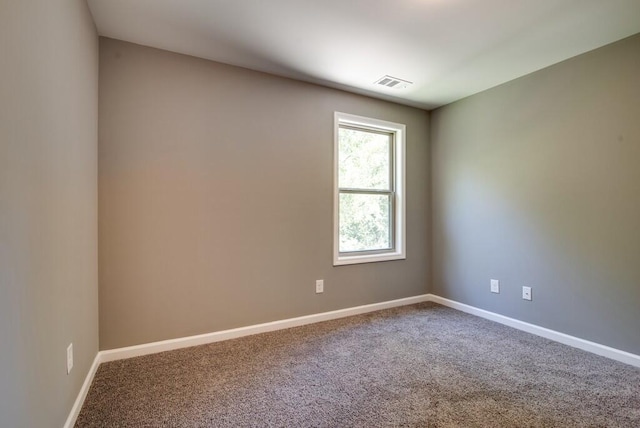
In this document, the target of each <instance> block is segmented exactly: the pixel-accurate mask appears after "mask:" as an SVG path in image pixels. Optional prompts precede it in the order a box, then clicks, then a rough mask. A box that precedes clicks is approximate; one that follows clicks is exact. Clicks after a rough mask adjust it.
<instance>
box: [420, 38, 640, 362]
mask: <svg viewBox="0 0 640 428" xmlns="http://www.w3.org/2000/svg"><path fill="white" fill-rule="evenodd" d="M431 118H432V122H431V124H432V127H431V131H432V132H431V144H432V166H433V181H432V183H433V208H434V209H433V219H434V221H433V229H432V230H433V236H434V238H433V239H434V244H433V245H434V250H433V265H434V281H433V286H432V290H433V292H434V293H437V294H440V295H442V296H444V297H449V298H452V299H455V300H458V301H460V302H463V303H467V304H470V305H473V306H477V307H480V308H483V309H487V310H490V311H494V312H498V313H501V314H504V315H507V316H510V317H514V318H518V319H521V320H524V321H527V322H531V323H534V324H537V325H540V326H543V327H548V328H551V329H554V330H557V331H561V332H564V333H568V334H570V335H574V336H577V337H581V338H584V339H587V340H591V341H595V342H598V343H602V344H605V345H609V346H613V347H615V348H619V349H622V350H626V351H629V352H633V353H635V354H640V333H639V331H640V330H639V327H640V310H639V308H640V266H639V262H640V35H636V36H634V37H631V38H629V39H626V40H623V41H620V42H618V43H615V44H612V45H609V46H606V47H603V48H601V49H598V50H595V51H592V52H590V53H587V54H584V55H581V56H579V57H576V58H573V59H570V60H568V61H565V62H563V63H560V64H557V65H555V66H553V67H549V68H547V69H544V70H541V71H539V72H536V73H533V74H531V75H529V76H526V77H523V78H521V79H518V80H515V81H512V82H510V83H507V84H504V85H502V86H499V87H496V88H494V89H490V90H488V91H486V92H483V93H481V94H478V95H474V96H472V97H469V98H467V99H464V100H462V101H459V102H456V103H453V104H451V105H448V106H445V107H443V108H441V109H438V110H436V111H434V112H433V113H432V116H431ZM490 278H495V279H499V280H500V281H501V283H500V285H501V292H500V294H491V293H490V292H489V279H490ZM523 285H525V286H530V287H533V301H531V302H526V301H524V300H522V299H521V289H522V286H523Z"/></svg>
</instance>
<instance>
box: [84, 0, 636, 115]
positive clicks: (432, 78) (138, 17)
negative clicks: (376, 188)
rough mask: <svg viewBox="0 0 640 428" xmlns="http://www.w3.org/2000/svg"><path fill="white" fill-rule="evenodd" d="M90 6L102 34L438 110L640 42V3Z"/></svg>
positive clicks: (401, 0) (334, 0) (237, 1)
mask: <svg viewBox="0 0 640 428" xmlns="http://www.w3.org/2000/svg"><path fill="white" fill-rule="evenodd" d="M88 4H89V7H90V9H91V12H92V14H93V17H94V20H95V22H96V25H97V28H98V32H99V34H100V35H102V36H107V37H111V38H115V39H120V40H126V41H129V42H133V43H137V44H141V45H145V46H152V47H156V48H160V49H165V50H169V51H173V52H179V53H184V54H188V55H193V56H197V57H201V58H207V59H211V60H215V61H219V62H223V63H227V64H233V65H237V66H241V67H246V68H250V69H254V70H259V71H264V72H267V73H272V74H276V75H280V76H285V77H291V78H294V79H299V80H304V81H308V82H314V83H320V84H323V85H326V86H331V87H337V88H341V89H346V90H349V91H352V92H357V93H364V94H367V95H371V96H374V97H378V98H383V99H391V100H394V101H397V102H400V103H403V104H408V105H414V106H418V107H423V108H427V109H430V108H434V107H437V106H441V105H444V104H447V103H450V102H452V101H455V100H458V99H460V98H463V97H466V96H469V95H472V94H474V93H477V92H480V91H482V90H485V89H488V88H491V87H493V86H496V85H499V84H501V83H504V82H507V81H509V80H512V79H515V78H517V77H519V76H523V75H525V74H528V73H531V72H532V71H535V70H539V69H541V68H544V67H547V66H549V65H551V64H554V63H557V62H560V61H562V60H565V59H567V58H570V57H573V56H576V55H579V54H581V53H583V52H587V51H589V50H592V49H595V48H598V47H600V46H603V45H606V44H608V43H611V42H614V41H616V40H619V39H622V38H624V37H627V36H630V35H633V34H636V33H638V32H640V0H88ZM385 74H388V75H391V76H394V77H398V78H400V79H404V80H409V81H412V82H414V84H413V85H411V86H409V87H408V88H406V89H391V88H385V87H382V86H379V85H374V82H375V81H376V80H378V79H379V78H380V77H382V76H383V75H385Z"/></svg>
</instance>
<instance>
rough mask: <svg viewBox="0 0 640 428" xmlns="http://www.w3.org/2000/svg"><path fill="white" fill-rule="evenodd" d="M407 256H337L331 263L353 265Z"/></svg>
mask: <svg viewBox="0 0 640 428" xmlns="http://www.w3.org/2000/svg"><path fill="white" fill-rule="evenodd" d="M406 258H407V257H406V256H405V255H404V254H403V253H398V252H393V253H383V254H366V255H357V256H338V257H337V258H334V260H333V265H334V266H341V265H355V264H360V263H375V262H388V261H391V260H404V259H406Z"/></svg>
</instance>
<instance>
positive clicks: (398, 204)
mask: <svg viewBox="0 0 640 428" xmlns="http://www.w3.org/2000/svg"><path fill="white" fill-rule="evenodd" d="M340 125H348V126H351V127H362V128H363V130H365V131H366V130H367V129H373V130H379V131H383V132H388V133H390V134H393V138H394V145H393V150H394V153H393V161H394V165H393V172H394V174H393V178H394V183H393V184H394V185H393V189H394V195H393V198H394V200H393V203H392V207H393V208H392V209H393V210H394V212H393V224H392V225H391V226H392V227H393V231H392V233H391V236H392V237H393V240H394V242H393V245H392V248H391V249H390V250H385V251H372V252H370V253H363V252H359V253H355V254H349V253H340V189H339V183H338V171H339V165H338V160H339V159H338V153H339V146H338V145H339V140H338V139H339V129H340ZM405 138H406V127H405V125H403V124H401V123H394V122H388V121H386V120H380V119H372V118H368V117H363V116H356V115H353V114H348V113H341V112H335V113H334V138H333V140H334V144H333V265H334V266H339V265H350V264H357V263H372V262H383V261H389V260H402V259H406V258H407V257H406V245H405V243H406V215H405V214H406V204H405V200H406V191H405V175H406V174H405V170H406V163H405V146H406V144H405Z"/></svg>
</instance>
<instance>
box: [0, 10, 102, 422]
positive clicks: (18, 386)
mask: <svg viewBox="0 0 640 428" xmlns="http://www.w3.org/2000/svg"><path fill="white" fill-rule="evenodd" d="M0 46H1V52H2V55H0V348H1V350H0V426H2V427H11V428H15V427H26V428H33V427H60V426H62V425H63V424H64V422H65V420H66V418H67V415H68V414H69V411H70V410H71V407H72V405H73V402H74V400H75V398H76V396H77V394H78V392H79V390H80V387H81V385H82V382H83V381H84V378H85V376H86V374H87V372H88V371H89V367H90V365H91V363H92V362H93V359H94V357H95V355H96V353H97V350H98V302H97V297H98V272H97V130H98V129H97V128H98V126H97V121H98V111H97V109H98V38H97V35H96V31H95V28H94V25H93V21H92V19H91V16H90V14H89V11H88V8H87V6H86V4H85V2H84V1H81V0H73V1H69V0H65V1H62V0H56V1H54V0H39V1H37V0H31V1H2V2H0ZM71 342H73V346H74V349H75V366H74V368H73V371H72V372H71V374H70V375H67V373H66V347H67V345H68V344H69V343H71Z"/></svg>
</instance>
